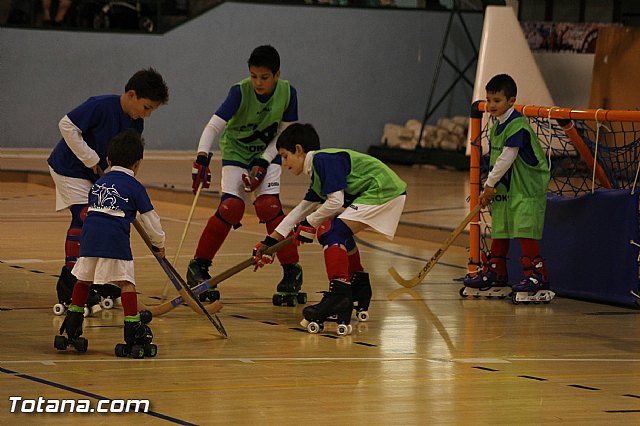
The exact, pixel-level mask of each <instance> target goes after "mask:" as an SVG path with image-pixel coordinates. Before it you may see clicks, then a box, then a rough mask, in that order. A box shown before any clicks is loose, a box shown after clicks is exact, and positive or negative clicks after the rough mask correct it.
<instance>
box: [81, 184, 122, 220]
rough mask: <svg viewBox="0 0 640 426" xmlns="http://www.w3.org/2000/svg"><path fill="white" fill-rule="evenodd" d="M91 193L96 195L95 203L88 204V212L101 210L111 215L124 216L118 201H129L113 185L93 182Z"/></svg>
mask: <svg viewBox="0 0 640 426" xmlns="http://www.w3.org/2000/svg"><path fill="white" fill-rule="evenodd" d="M91 195H95V196H97V197H98V200H97V202H96V203H94V204H92V205H90V206H89V211H90V212H101V213H106V214H108V215H111V216H118V217H124V211H122V209H120V207H119V205H118V204H119V202H120V201H124V202H125V203H128V202H129V199H128V198H124V197H122V196H121V195H120V193H119V192H118V190H117V189H116V187H115V185H111V187H110V188H109V187H107V186H106V185H105V184H99V185H98V184H95V185H93V187H92V188H91Z"/></svg>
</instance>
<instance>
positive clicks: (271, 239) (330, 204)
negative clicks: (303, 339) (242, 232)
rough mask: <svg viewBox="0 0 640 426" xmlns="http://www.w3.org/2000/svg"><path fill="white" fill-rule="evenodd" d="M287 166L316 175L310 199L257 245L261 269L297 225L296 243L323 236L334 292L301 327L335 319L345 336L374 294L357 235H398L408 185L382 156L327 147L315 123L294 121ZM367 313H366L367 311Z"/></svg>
mask: <svg viewBox="0 0 640 426" xmlns="http://www.w3.org/2000/svg"><path fill="white" fill-rule="evenodd" d="M277 148H278V152H279V154H280V156H281V157H282V164H283V166H284V167H286V168H287V169H289V170H290V171H291V173H293V174H294V175H296V176H297V175H300V174H301V173H304V174H306V175H308V176H310V177H311V185H310V186H309V190H308V191H307V194H306V195H305V197H304V199H303V200H302V201H301V202H300V203H299V204H298V205H297V206H296V207H295V208H294V209H293V210H292V211H291V212H290V213H289V214H288V215H287V216H286V217H285V218H284V220H283V221H282V222H281V223H280V224H279V225H278V227H277V228H276V229H275V230H274V231H273V232H272V233H270V235H268V236H267V237H266V238H265V239H264V240H263V241H261V242H259V243H258V244H257V245H256V248H255V249H254V253H253V254H254V257H255V259H256V264H257V265H258V266H259V267H262V266H263V265H264V264H266V263H271V261H272V257H271V256H268V255H265V254H264V253H263V252H264V250H266V248H268V247H271V246H273V245H274V244H275V243H276V242H278V241H281V240H283V239H284V238H285V236H286V235H288V234H289V233H290V232H291V230H292V229H293V230H294V236H295V240H296V245H298V244H302V243H310V242H312V241H313V240H314V238H315V237H316V235H317V237H318V241H319V242H320V244H322V246H323V248H324V261H325V266H326V269H327V276H328V278H329V291H328V292H325V294H324V296H323V297H322V300H321V301H320V303H318V304H317V305H313V306H307V307H306V308H304V310H303V315H304V319H303V321H302V323H301V324H302V326H304V327H307V329H308V330H309V331H310V332H312V333H314V332H318V331H320V330H322V327H323V326H322V323H323V322H324V321H325V320H327V318H329V317H333V316H334V315H335V316H336V317H335V321H336V322H337V323H338V334H340V335H344V334H349V333H351V330H352V327H351V325H350V324H349V322H350V318H351V312H352V309H353V308H356V310H357V311H360V312H358V313H359V314H360V315H358V319H360V320H361V321H363V320H366V319H367V315H368V313H367V312H366V311H367V309H368V306H369V301H370V299H371V286H370V284H369V275H368V274H367V273H365V272H364V268H363V266H362V264H361V262H360V254H359V252H358V248H357V246H356V243H355V240H354V238H353V236H354V235H355V234H357V233H358V232H360V231H362V230H364V229H367V228H372V229H374V230H375V231H377V232H379V233H381V234H383V235H386V236H387V238H389V239H392V238H393V236H394V235H395V232H396V228H397V226H398V222H399V220H400V215H401V214H402V209H403V207H404V203H405V199H406V188H407V184H406V183H405V182H404V181H402V179H400V177H398V175H397V174H395V173H394V172H393V170H391V169H390V168H389V167H387V166H386V165H385V164H384V163H382V162H381V161H380V160H378V159H376V158H373V157H371V156H369V155H366V154H361V153H359V152H355V151H351V150H348V149H338V148H334V149H320V140H319V138H318V134H317V133H316V131H315V129H314V128H313V126H311V125H310V124H300V123H294V124H292V125H291V126H289V127H287V128H286V129H285V130H284V131H283V132H282V134H281V135H280V137H279V138H278V142H277ZM362 313H364V314H365V315H364V317H363V316H362V315H361V314H362Z"/></svg>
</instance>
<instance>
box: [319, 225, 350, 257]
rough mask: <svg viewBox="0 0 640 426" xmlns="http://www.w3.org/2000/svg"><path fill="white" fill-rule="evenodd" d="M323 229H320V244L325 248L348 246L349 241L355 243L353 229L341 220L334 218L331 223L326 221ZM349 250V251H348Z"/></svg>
mask: <svg viewBox="0 0 640 426" xmlns="http://www.w3.org/2000/svg"><path fill="white" fill-rule="evenodd" d="M322 228H323V229H318V242H319V243H320V244H322V245H323V246H324V247H329V246H333V245H341V246H346V245H347V243H348V241H349V240H351V241H352V242H353V246H354V247H355V242H354V241H353V232H351V229H350V228H349V227H348V226H347V225H346V224H345V223H344V222H343V221H341V220H340V219H338V218H333V219H332V220H330V221H326V222H324V223H323V224H322ZM347 250H348V249H347Z"/></svg>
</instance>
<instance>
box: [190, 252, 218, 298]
mask: <svg viewBox="0 0 640 426" xmlns="http://www.w3.org/2000/svg"><path fill="white" fill-rule="evenodd" d="M211 263H212V262H211V261H210V260H209V259H191V262H189V266H188V267H187V285H188V286H189V287H191V288H193V287H195V286H197V285H198V284H200V283H202V282H204V281H207V280H208V279H210V278H211V275H209V267H210V266H211ZM198 297H199V299H200V301H201V302H206V301H209V302H215V301H216V300H220V292H219V291H218V289H217V288H216V287H210V288H209V289H208V290H205V291H203V292H202V293H200V295H199V296H198Z"/></svg>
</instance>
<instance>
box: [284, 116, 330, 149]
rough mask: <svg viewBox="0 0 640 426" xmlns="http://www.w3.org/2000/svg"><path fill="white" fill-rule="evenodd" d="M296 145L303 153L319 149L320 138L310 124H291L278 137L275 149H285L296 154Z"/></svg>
mask: <svg viewBox="0 0 640 426" xmlns="http://www.w3.org/2000/svg"><path fill="white" fill-rule="evenodd" d="M296 145H300V146H301V147H302V149H303V150H304V152H309V151H317V150H319V149H320V138H319V137H318V133H317V132H316V129H314V128H313V126H312V125H311V124H302V123H293V124H291V125H289V127H287V128H286V129H284V131H283V132H282V133H281V134H280V136H278V141H277V142H276V149H280V148H282V149H286V150H287V151H289V152H296Z"/></svg>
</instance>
